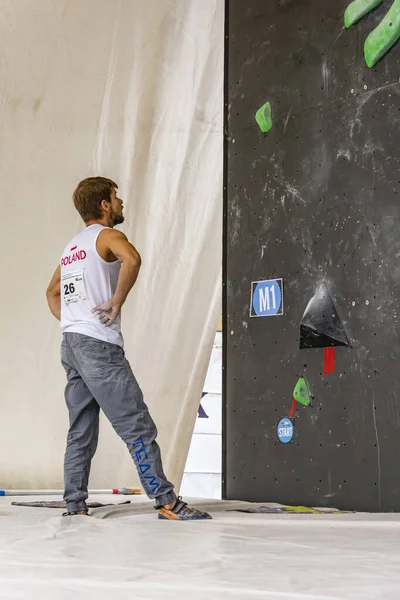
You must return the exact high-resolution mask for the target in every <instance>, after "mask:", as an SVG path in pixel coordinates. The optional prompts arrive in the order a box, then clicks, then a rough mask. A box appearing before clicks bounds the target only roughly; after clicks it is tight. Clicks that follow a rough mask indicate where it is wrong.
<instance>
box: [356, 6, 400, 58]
mask: <svg viewBox="0 0 400 600" xmlns="http://www.w3.org/2000/svg"><path fill="white" fill-rule="evenodd" d="M399 38H400V0H394V2H393V4H392V6H391V7H390V8H389V10H388V12H387V13H386V15H385V17H384V18H383V19H382V21H381V22H380V23H379V25H378V26H377V27H375V29H374V30H373V31H371V33H370V34H369V36H368V37H367V39H366V40H365V44H364V56H365V62H366V63H367V65H368V66H369V67H370V68H372V67H374V66H375V65H376V63H377V62H378V60H380V59H381V58H382V56H384V55H385V54H386V52H388V50H390V48H391V47H392V46H393V45H394V44H395V43H396V42H397V40H398V39H399Z"/></svg>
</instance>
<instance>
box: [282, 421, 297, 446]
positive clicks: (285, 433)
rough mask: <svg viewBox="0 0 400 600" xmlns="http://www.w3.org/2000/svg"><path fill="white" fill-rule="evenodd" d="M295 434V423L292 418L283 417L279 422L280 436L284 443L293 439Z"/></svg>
mask: <svg viewBox="0 0 400 600" xmlns="http://www.w3.org/2000/svg"><path fill="white" fill-rule="evenodd" d="M293 434H294V427H293V423H292V421H291V420H290V419H287V418H285V419H281V420H280V421H279V423H278V438H279V439H280V441H281V442H282V443H283V444H287V443H288V442H290V441H291V439H292V437H293Z"/></svg>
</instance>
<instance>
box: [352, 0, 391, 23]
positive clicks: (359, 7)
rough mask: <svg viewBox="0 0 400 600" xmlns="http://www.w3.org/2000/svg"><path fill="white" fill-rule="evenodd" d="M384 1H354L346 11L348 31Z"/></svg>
mask: <svg viewBox="0 0 400 600" xmlns="http://www.w3.org/2000/svg"><path fill="white" fill-rule="evenodd" d="M381 2H382V0H354V2H352V3H351V4H349V5H348V7H347V8H346V10H345V13H344V25H345V27H346V28H347V29H349V27H351V26H352V25H354V24H355V23H357V21H359V20H360V19H362V17H363V16H364V15H366V14H367V13H369V12H370V11H371V10H373V9H374V8H376V7H377V6H378V4H380V3H381Z"/></svg>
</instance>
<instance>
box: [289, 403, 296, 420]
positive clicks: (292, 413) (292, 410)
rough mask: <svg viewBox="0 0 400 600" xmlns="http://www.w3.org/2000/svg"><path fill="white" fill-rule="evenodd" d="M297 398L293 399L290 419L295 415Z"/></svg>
mask: <svg viewBox="0 0 400 600" xmlns="http://www.w3.org/2000/svg"><path fill="white" fill-rule="evenodd" d="M296 404H297V402H296V400H293V402H292V408H291V409H290V413H289V419H291V418H292V417H293V415H294V411H295V410H296Z"/></svg>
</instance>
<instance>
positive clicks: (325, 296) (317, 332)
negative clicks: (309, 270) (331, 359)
mask: <svg viewBox="0 0 400 600" xmlns="http://www.w3.org/2000/svg"><path fill="white" fill-rule="evenodd" d="M330 346H331V347H332V346H347V347H350V342H349V338H348V337H347V334H346V331H345V329H344V327H343V324H342V322H341V320H340V317H339V315H338V312H337V310H336V307H335V305H334V303H333V300H332V297H331V295H330V293H329V290H328V288H327V286H326V283H323V284H322V285H321V286H320V288H319V289H318V291H317V293H316V294H315V296H313V297H312V298H311V300H310V302H309V303H308V305H307V308H306V310H305V313H304V315H303V318H302V320H301V324H300V350H304V349H305V348H327V347H330Z"/></svg>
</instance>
